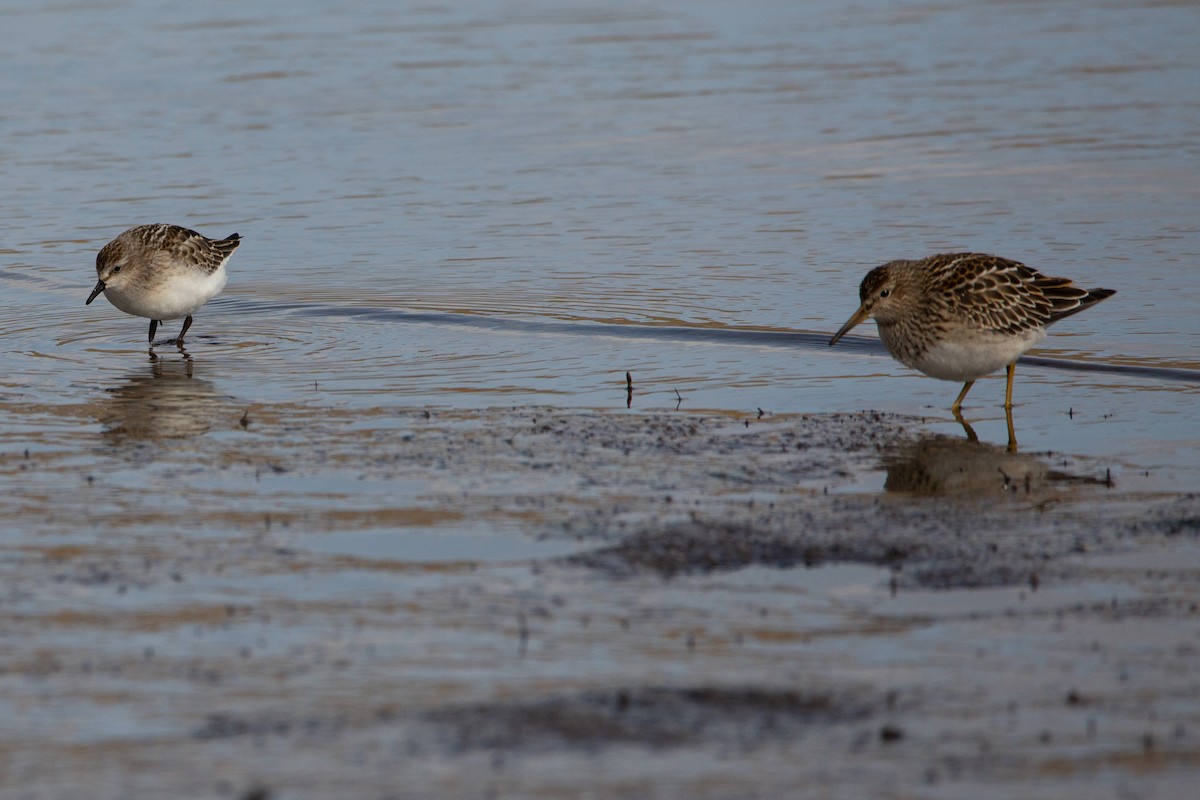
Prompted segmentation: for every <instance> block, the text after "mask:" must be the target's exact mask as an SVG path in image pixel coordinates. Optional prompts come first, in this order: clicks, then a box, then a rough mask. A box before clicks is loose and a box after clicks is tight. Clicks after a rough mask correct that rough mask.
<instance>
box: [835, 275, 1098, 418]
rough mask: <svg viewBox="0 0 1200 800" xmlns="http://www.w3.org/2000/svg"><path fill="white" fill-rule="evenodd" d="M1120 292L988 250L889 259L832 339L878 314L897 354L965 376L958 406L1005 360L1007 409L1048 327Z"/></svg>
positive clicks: (883, 335) (943, 373)
mask: <svg viewBox="0 0 1200 800" xmlns="http://www.w3.org/2000/svg"><path fill="white" fill-rule="evenodd" d="M1114 294H1116V292H1115V291H1113V290H1112V289H1081V288H1079V287H1078V286H1076V285H1075V284H1074V283H1073V282H1072V281H1070V280H1068V279H1067V278H1050V277H1047V276H1045V275H1043V274H1042V273H1040V272H1038V271H1037V270H1036V269H1034V268H1033V267H1027V266H1025V265H1024V264H1022V263H1021V262H1019V261H1011V260H1009V259H1007V258H1001V257H1000V256H990V255H985V254H983V253H943V254H940V255H936V256H930V257H929V258H923V259H921V260H919V261H905V260H899V261H889V262H888V263H886V264H884V265H883V266H881V267H876V268H875V269H873V270H871V271H870V272H868V273H867V276H866V277H865V278H863V281H862V285H861V286H860V287H859V289H858V297H859V300H860V301H861V305H859V307H858V310H857V311H855V312H854V314H853V315H852V316H851V317H850V319H848V320H846V324H845V325H843V326H842V327H841V328H840V329H839V330H838V332H837V333H835V334H834V335H833V338H831V339H830V340H829V344H830V346H831V347H832V346H833V345H835V344H837V342H838V340H839V339H841V338H842V336H844V335H845V334H846V332H847V331H848V330H850V329H851V328H853V327H854V326H855V325H857V324H859V323H860V322H862V321H864V320H866V319H868V318H874V319H875V324H876V325H877V326H878V328H879V338H880V339H882V340H883V344H884V346H886V347H887V349H888V352H889V353H891V354H892V357H893V358H895V359H896V360H897V361H899V362H900V363H902V364H906V365H907V366H910V367H912V368H913V369H918V370H920V371H921V372H924V373H925V374H926V375H929V376H932V377H934V378H940V379H941V380H944V381H964V382H965V383H964V385H963V388H962V391H961V392H959V393H958V397H957V398H956V399H955V400H954V405H952V406H951V407H950V410H951V411H952V412H954V413H955V414H958V413H959V410H960V408H961V407H962V401H963V398H964V397H966V396H967V392H968V391H970V389H971V386H972V385H974V383H975V381H976V380H977V379H979V378H982V377H983V376H984V375H988V374H990V373H992V372H995V371H996V370H998V369H1000V367H1006V368H1007V371H1008V385H1007V388H1006V389H1005V393H1004V407H1005V408H1006V409H1008V408H1012V390H1013V373H1014V371H1015V369H1016V366H1017V359H1018V358H1019V357H1020V356H1021V354H1022V353H1024V352H1025V351H1026V350H1028V349H1030V348H1031V347H1033V346H1034V345H1036V344H1037V343H1038V342H1040V341H1042V339H1045V338H1046V328H1047V327H1048V326H1050V325H1052V324H1053V323H1055V322H1058V321H1059V320H1060V319H1064V318H1066V317H1069V316H1071V315H1072V314H1078V313H1079V312H1080V311H1083V310H1084V309H1085V308H1089V307H1091V306H1093V305H1095V304H1096V303H1099V302H1100V301H1101V300H1104V299H1105V298H1108V297H1112V296H1113V295H1114Z"/></svg>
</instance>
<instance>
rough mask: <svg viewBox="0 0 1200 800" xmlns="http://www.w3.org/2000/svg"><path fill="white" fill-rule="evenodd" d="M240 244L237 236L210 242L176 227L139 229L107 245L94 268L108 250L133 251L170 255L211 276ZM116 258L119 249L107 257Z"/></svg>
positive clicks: (194, 232) (130, 230)
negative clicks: (133, 248)
mask: <svg viewBox="0 0 1200 800" xmlns="http://www.w3.org/2000/svg"><path fill="white" fill-rule="evenodd" d="M122 240H127V241H124V242H123V241H122ZM239 244H241V237H239V236H238V235H237V234H236V233H235V234H233V235H231V236H229V237H228V238H225V239H209V238H206V237H205V236H202V235H201V234H199V233H197V232H196V231H194V230H191V229H190V228H184V227H182V226H179V225H168V224H156V225H140V226H138V227H136V228H131V229H129V230H128V231H126V232H125V233H124V234H122V235H121V236H119V237H117V238H116V239H115V240H113V241H112V242H110V243H109V244H108V245H106V246H105V248H104V250H101V251H100V255H99V256H98V257H97V264H99V263H100V259H103V258H104V257H105V251H106V250H109V248H123V247H136V248H138V249H141V250H143V251H144V252H165V253H169V254H170V255H171V257H172V258H174V259H177V260H180V261H186V262H188V263H191V264H194V265H196V266H199V267H201V268H202V269H204V270H205V271H206V272H209V273H212V272H214V271H216V269H217V268H218V267H220V266H221V264H222V262H224V261H225V259H227V258H229V256H230V254H231V253H233V251H234V250H236V249H237V247H238V245H239ZM119 255H120V251H119V249H118V250H117V251H116V252H113V253H111V254H110V256H113V257H119ZM110 260H111V258H110Z"/></svg>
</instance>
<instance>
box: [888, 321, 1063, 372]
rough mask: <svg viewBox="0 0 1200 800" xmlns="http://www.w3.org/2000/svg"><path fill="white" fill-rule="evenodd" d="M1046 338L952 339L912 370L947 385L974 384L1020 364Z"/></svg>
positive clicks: (1038, 335)
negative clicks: (1013, 364)
mask: <svg viewBox="0 0 1200 800" xmlns="http://www.w3.org/2000/svg"><path fill="white" fill-rule="evenodd" d="M1044 338H1046V331H1045V330H1044V329H1043V330H1037V331H1031V332H1029V333H1028V334H1026V335H1024V336H998V335H989V334H979V335H978V336H972V337H961V338H959V337H950V338H947V339H942V340H940V341H938V342H936V343H934V344H932V345H931V346H930V347H929V348H928V349H927V350H926V351H925V352H924V353H922V354H921V356H920V357H919V358H915V359H913V361H912V362H911V363H909V366H910V367H914V368H916V369H919V370H920V371H921V372H924V373H925V374H926V375H929V376H931V377H934V378H940V379H941V380H944V381H973V380H975V379H976V378H982V377H983V376H984V375H990V374H991V373H993V372H995V371H996V370H998V369H1000V368H1001V367H1005V366H1007V365H1009V364H1011V363H1012V362H1014V361H1016V360H1017V359H1018V358H1019V357H1020V356H1021V354H1022V353H1024V352H1025V351H1026V350H1028V349H1029V348H1031V347H1033V346H1034V345H1036V344H1037V343H1038V342H1040V341H1041V340H1042V339H1044Z"/></svg>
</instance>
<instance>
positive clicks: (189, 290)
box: [104, 264, 229, 320]
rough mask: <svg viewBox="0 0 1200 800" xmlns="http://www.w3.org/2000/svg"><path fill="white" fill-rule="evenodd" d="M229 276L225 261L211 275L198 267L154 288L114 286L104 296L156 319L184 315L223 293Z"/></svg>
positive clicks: (116, 304)
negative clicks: (121, 287) (120, 287)
mask: <svg viewBox="0 0 1200 800" xmlns="http://www.w3.org/2000/svg"><path fill="white" fill-rule="evenodd" d="M228 279H229V275H228V273H226V271H225V265H224V264H222V265H221V266H220V267H219V268H218V269H216V270H215V271H213V272H212V273H210V274H207V275H206V274H204V273H203V272H201V271H200V270H195V269H190V270H181V271H177V272H174V273H173V274H172V275H171V276H170V277H168V278H166V279H164V280H162V281H161V282H159V283H158V284H157V285H156V286H154V287H153V288H147V287H145V286H132V287H125V288H124V289H118V288H117V287H115V286H110V287H108V288H106V289H105V290H104V296H105V297H106V298H108V302H110V303H112V304H113V305H114V306H116V307H117V308H119V309H121V310H122V311H124V312H125V313H126V314H133V315H135V316H138V317H146V318H147V319H156V320H167V319H182V318H183V317H186V316H189V315H191V314H194V313H196V311H197V310H198V309H199V308H200V307H201V306H202V305H204V304H205V303H207V302H208V301H209V300H211V299H213V298H214V297H216V296H217V295H218V294H220V292H221V290H222V289H224V288H225V282H226V281H227V280H228Z"/></svg>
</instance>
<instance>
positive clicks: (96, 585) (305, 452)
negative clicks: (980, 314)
mask: <svg viewBox="0 0 1200 800" xmlns="http://www.w3.org/2000/svg"><path fill="white" fill-rule="evenodd" d="M187 389H188V392H185V393H172V384H171V382H170V381H162V380H156V381H152V382H147V383H146V384H145V385H144V386H139V387H132V388H129V389H127V390H126V391H124V392H113V393H110V396H109V397H108V398H106V399H105V401H104V402H102V403H98V404H86V405H80V406H68V407H60V408H59V409H58V410H57V411H56V412H55V413H58V414H62V415H66V416H69V417H77V418H83V419H92V420H94V421H95V423H96V424H97V425H99V426H100V428H101V429H102V432H101V433H100V434H99V435H98V437H96V438H95V439H91V440H88V441H85V442H82V443H81V444H80V452H74V453H73V452H70V451H69V450H55V451H47V452H37V453H24V452H22V453H5V454H4V455H3V459H2V460H0V470H3V472H5V473H6V474H7V479H8V480H9V482H10V484H11V485H13V486H17V487H20V489H21V490H20V491H14V492H10V493H9V494H8V495H7V496H6V497H5V499H4V501H3V502H4V506H5V507H4V509H3V511H4V519H5V520H7V521H6V522H5V523H4V528H5V530H6V531H7V533H6V535H5V539H4V541H5V547H4V557H3V560H2V561H0V569H3V574H4V584H3V585H4V595H3V596H4V607H3V614H2V616H0V620H2V622H0V625H2V627H0V636H3V639H4V641H5V643H6V646H5V650H4V656H3V662H2V663H0V686H3V687H4V697H5V698H6V699H5V701H4V703H5V705H6V706H8V710H9V712H10V713H9V714H8V715H6V716H8V718H9V719H10V720H13V721H12V722H10V723H8V724H7V725H6V726H5V730H4V733H3V740H2V742H0V749H2V750H3V759H2V763H3V764H4V765H5V766H4V769H3V771H2V772H0V786H3V787H4V791H3V794H4V796H5V797H14V798H43V797H47V798H48V797H55V798H73V797H80V798H82V797H88V798H96V797H155V796H165V795H174V796H189V797H214V798H215V797H245V798H249V797H273V798H308V797H331V796H337V797H363V798H393V797H429V796H442V797H475V796H480V797H483V796H538V797H614V796H615V797H620V796H628V797H704V798H709V797H712V798H717V797H739V798H744V797H782V796H797V795H796V794H795V792H796V787H797V786H798V785H804V786H807V787H809V788H810V789H812V788H813V787H820V788H819V790H815V789H814V791H811V792H810V791H805V792H802V793H801V794H804V795H814V796H828V797H863V796H884V797H901V796H904V797H943V796H945V797H958V796H964V795H970V796H979V797H993V796H994V797H1007V796H1013V795H1014V794H1020V795H1024V796H1035V795H1036V796H1064V797H1065V796H1079V794H1080V793H1088V794H1091V795H1092V796H1118V795H1119V794H1120V793H1122V792H1129V793H1132V794H1134V795H1136V796H1140V797H1175V796H1182V795H1180V794H1179V792H1181V791H1183V790H1184V788H1185V787H1188V786H1192V785H1194V783H1193V782H1194V780H1195V779H1196V775H1197V771H1198V769H1200V746H1198V743H1200V739H1198V738H1197V737H1198V735H1200V693H1197V692H1196V689H1195V686H1194V680H1193V677H1192V676H1193V675H1194V663H1195V658H1196V653H1197V648H1198V647H1200V613H1198V612H1197V602H1198V601H1200V566H1197V560H1196V558H1195V555H1196V553H1197V548H1196V538H1197V534H1198V533H1200V498H1198V497H1196V496H1194V495H1168V494H1158V495H1146V494H1130V493H1126V492H1123V491H1122V489H1121V484H1120V480H1119V479H1117V480H1115V481H1114V480H1113V477H1112V473H1111V470H1110V468H1109V467H1107V466H1106V465H1105V464H1103V463H1100V462H1096V461H1092V460H1086V459H1077V458H1074V457H1072V456H1070V455H1066V454H1061V453H1057V454H1056V453H1035V454H1026V453H1016V454H1014V453H1008V452H1006V451H1005V449H1004V448H1003V447H1000V446H995V445H989V444H985V443H979V442H970V441H967V440H966V439H965V437H964V438H955V437H949V436H943V435H931V434H929V433H928V432H926V431H925V430H924V429H923V427H922V425H921V424H920V422H919V421H918V420H913V419H907V418H901V417H895V416H889V415H885V414H876V413H863V414H836V415H792V416H784V415H780V416H775V415H762V416H760V415H759V414H757V413H749V414H741V413H731V412H717V411H713V412H708V413H683V412H659V413H632V414H626V413H612V412H588V411H569V410H561V409H554V408H511V409H489V410H482V411H446V410H439V409H395V408H390V409H382V408H381V409H376V410H373V411H370V410H369V411H366V412H364V411H362V410H355V411H353V412H349V411H340V410H338V409H332V408H315V407H306V406H302V405H278V406H267V405H249V406H247V405H245V404H241V403H238V402H236V401H235V400H233V399H232V398H224V397H221V396H220V395H219V394H217V393H216V392H213V393H211V394H210V395H208V396H207V397H205V398H204V399H205V402H203V403H196V402H194V397H195V381H194V380H191V379H189V380H188V384H187ZM31 413H32V412H31ZM147 421H149V422H147ZM134 422H137V424H133V423H134ZM83 456H86V459H85V458H83ZM82 461H90V462H91V463H92V465H93V467H92V468H89V469H87V470H85V471H84V472H82V473H81V472H79V471H78V470H77V469H76V468H75V464H77V463H80V462H82ZM64 482H70V485H71V486H72V487H73V488H72V489H71V491H67V492H63V491H57V492H55V491H52V490H51V488H52V487H55V486H62V485H63V484H64ZM497 541H499V542H500V543H501V544H502V545H503V544H504V543H507V544H508V545H510V546H509V547H508V549H506V548H505V547H504V546H500V547H495V545H496V543H497ZM430 542H434V543H438V544H437V546H431V545H429V544H428V543H430ZM481 553H484V554H485V555H483V556H481V555H480V554H481Z"/></svg>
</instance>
